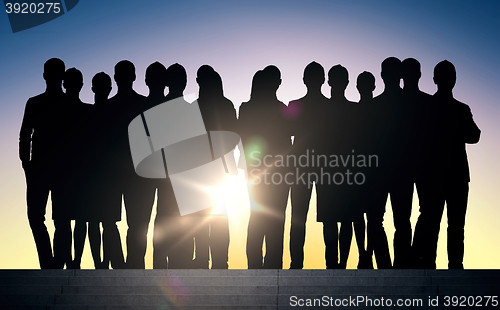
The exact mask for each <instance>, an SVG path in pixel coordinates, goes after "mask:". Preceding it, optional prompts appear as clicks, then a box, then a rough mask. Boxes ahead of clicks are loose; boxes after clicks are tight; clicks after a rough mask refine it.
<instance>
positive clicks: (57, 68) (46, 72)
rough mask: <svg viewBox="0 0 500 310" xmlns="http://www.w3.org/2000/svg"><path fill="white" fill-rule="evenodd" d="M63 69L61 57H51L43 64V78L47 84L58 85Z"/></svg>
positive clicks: (61, 78) (62, 76) (62, 75)
mask: <svg viewBox="0 0 500 310" xmlns="http://www.w3.org/2000/svg"><path fill="white" fill-rule="evenodd" d="M65 70H66V67H65V65H64V62H63V61H62V60H61V59H59V58H51V59H49V60H47V61H46V62H45V64H44V65H43V78H44V79H45V81H46V83H47V84H54V85H58V86H59V87H60V86H61V82H62V80H63V78H64V72H65Z"/></svg>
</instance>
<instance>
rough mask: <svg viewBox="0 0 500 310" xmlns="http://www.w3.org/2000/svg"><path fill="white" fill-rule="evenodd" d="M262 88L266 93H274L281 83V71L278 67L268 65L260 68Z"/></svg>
mask: <svg viewBox="0 0 500 310" xmlns="http://www.w3.org/2000/svg"><path fill="white" fill-rule="evenodd" d="M262 74H263V76H262V78H263V80H264V89H265V91H266V92H268V93H274V94H275V93H276V91H277V90H278V88H279V87H280V85H281V72H280V70H279V69H278V67H276V66H274V65H269V66H267V67H265V68H264V70H262Z"/></svg>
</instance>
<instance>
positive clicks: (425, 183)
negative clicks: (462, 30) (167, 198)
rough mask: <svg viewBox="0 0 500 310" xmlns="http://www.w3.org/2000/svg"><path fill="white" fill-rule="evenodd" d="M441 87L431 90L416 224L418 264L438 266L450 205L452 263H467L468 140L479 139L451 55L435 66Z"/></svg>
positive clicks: (459, 266) (457, 266) (451, 265)
mask: <svg viewBox="0 0 500 310" xmlns="http://www.w3.org/2000/svg"><path fill="white" fill-rule="evenodd" d="M434 82H435V83H436V85H437V87H438V90H437V92H436V94H434V96H433V103H432V109H431V110H430V111H429V113H430V114H431V115H432V116H431V122H430V123H431V128H430V132H431V133H432V134H431V136H429V137H428V138H429V139H430V140H431V142H430V143H429V145H428V147H429V148H428V149H427V150H425V151H424V152H423V154H424V155H423V156H424V160H425V162H424V165H423V169H424V171H423V172H422V174H421V176H420V184H419V185H420V186H419V187H418V193H419V200H420V216H419V218H418V221H417V225H416V227H415V236H414V239H413V248H414V251H415V252H416V254H417V264H418V265H417V267H421V268H432V269H434V268H436V251H437V242H438V235H439V226H440V223H441V217H442V214H443V210H444V204H445V203H446V207H447V217H448V242H447V245H448V268H450V269H463V256H464V225H465V214H466V210H467V199H468V193H469V181H470V175H469V165H468V160H467V153H466V148H465V145H466V143H469V144H474V143H477V142H478V141H479V137H480V134H481V130H479V128H478V127H477V125H476V124H475V122H474V120H473V118H472V113H471V110H470V108H469V106H468V105H466V104H464V103H462V102H460V101H458V100H456V99H454V98H453V92H452V90H453V87H454V86H455V82H456V71H455V67H454V66H453V64H452V63H451V62H449V61H446V60H445V61H442V62H440V63H439V64H437V65H436V67H435V68H434Z"/></svg>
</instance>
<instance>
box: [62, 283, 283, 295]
mask: <svg viewBox="0 0 500 310" xmlns="http://www.w3.org/2000/svg"><path fill="white" fill-rule="evenodd" d="M62 294H87V295H103V294H114V295H120V294H141V295H151V294H153V295H154V294H184V295H196V294H231V295H236V294H238V295H249V294H250V295H252V294H278V286H260V285H257V286H250V285H249V286H241V285H239V286H216V285H213V286H207V285H205V286H74V285H69V286H63V287H62Z"/></svg>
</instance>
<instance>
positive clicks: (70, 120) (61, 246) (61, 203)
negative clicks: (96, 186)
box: [52, 68, 92, 268]
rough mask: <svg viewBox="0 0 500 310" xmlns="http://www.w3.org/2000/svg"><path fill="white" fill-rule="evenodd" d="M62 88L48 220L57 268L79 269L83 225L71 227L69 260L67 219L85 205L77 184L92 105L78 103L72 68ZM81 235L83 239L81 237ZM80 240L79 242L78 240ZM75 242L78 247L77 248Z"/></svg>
mask: <svg viewBox="0 0 500 310" xmlns="http://www.w3.org/2000/svg"><path fill="white" fill-rule="evenodd" d="M63 86H64V88H65V89H66V96H65V104H64V107H63V108H62V109H61V112H63V113H62V114H61V120H60V122H61V124H62V125H63V128H64V132H61V133H59V138H60V140H61V143H60V150H59V151H60V156H59V157H58V161H59V164H60V166H61V169H60V171H59V173H58V175H57V182H56V186H55V188H54V190H53V197H54V198H53V202H52V217H53V219H54V226H55V232H54V258H55V259H56V262H57V264H58V267H59V268H62V267H63V266H64V265H66V267H67V268H79V267H80V259H81V254H82V253H81V251H80V252H79V250H80V249H81V250H82V251H83V242H84V241H85V233H86V226H85V222H83V226H82V225H81V222H77V223H76V226H75V241H78V242H75V259H76V260H77V262H76V264H73V263H72V260H71V244H72V242H71V220H76V219H80V218H81V216H80V214H81V212H82V211H83V210H84V208H85V205H84V204H82V198H83V197H84V196H85V195H84V194H82V192H81V191H82V188H81V185H82V184H83V183H82V182H81V180H82V172H84V171H85V170H84V168H83V167H82V166H84V162H85V160H86V156H85V155H84V154H85V153H86V151H87V149H88V147H87V146H88V145H87V141H85V140H86V138H87V137H86V136H85V135H84V134H83V132H84V130H85V123H86V122H88V121H89V120H90V119H89V117H90V113H91V110H92V106H91V105H89V104H87V103H83V102H82V101H81V100H80V91H81V89H82V87H83V75H82V73H81V72H80V71H79V70H78V69H75V68H70V69H68V70H67V71H66V72H65V73H64V81H63ZM82 234H83V236H82ZM82 237H83V240H81V239H82ZM79 242H81V243H82V246H81V247H80V246H77V244H79Z"/></svg>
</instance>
